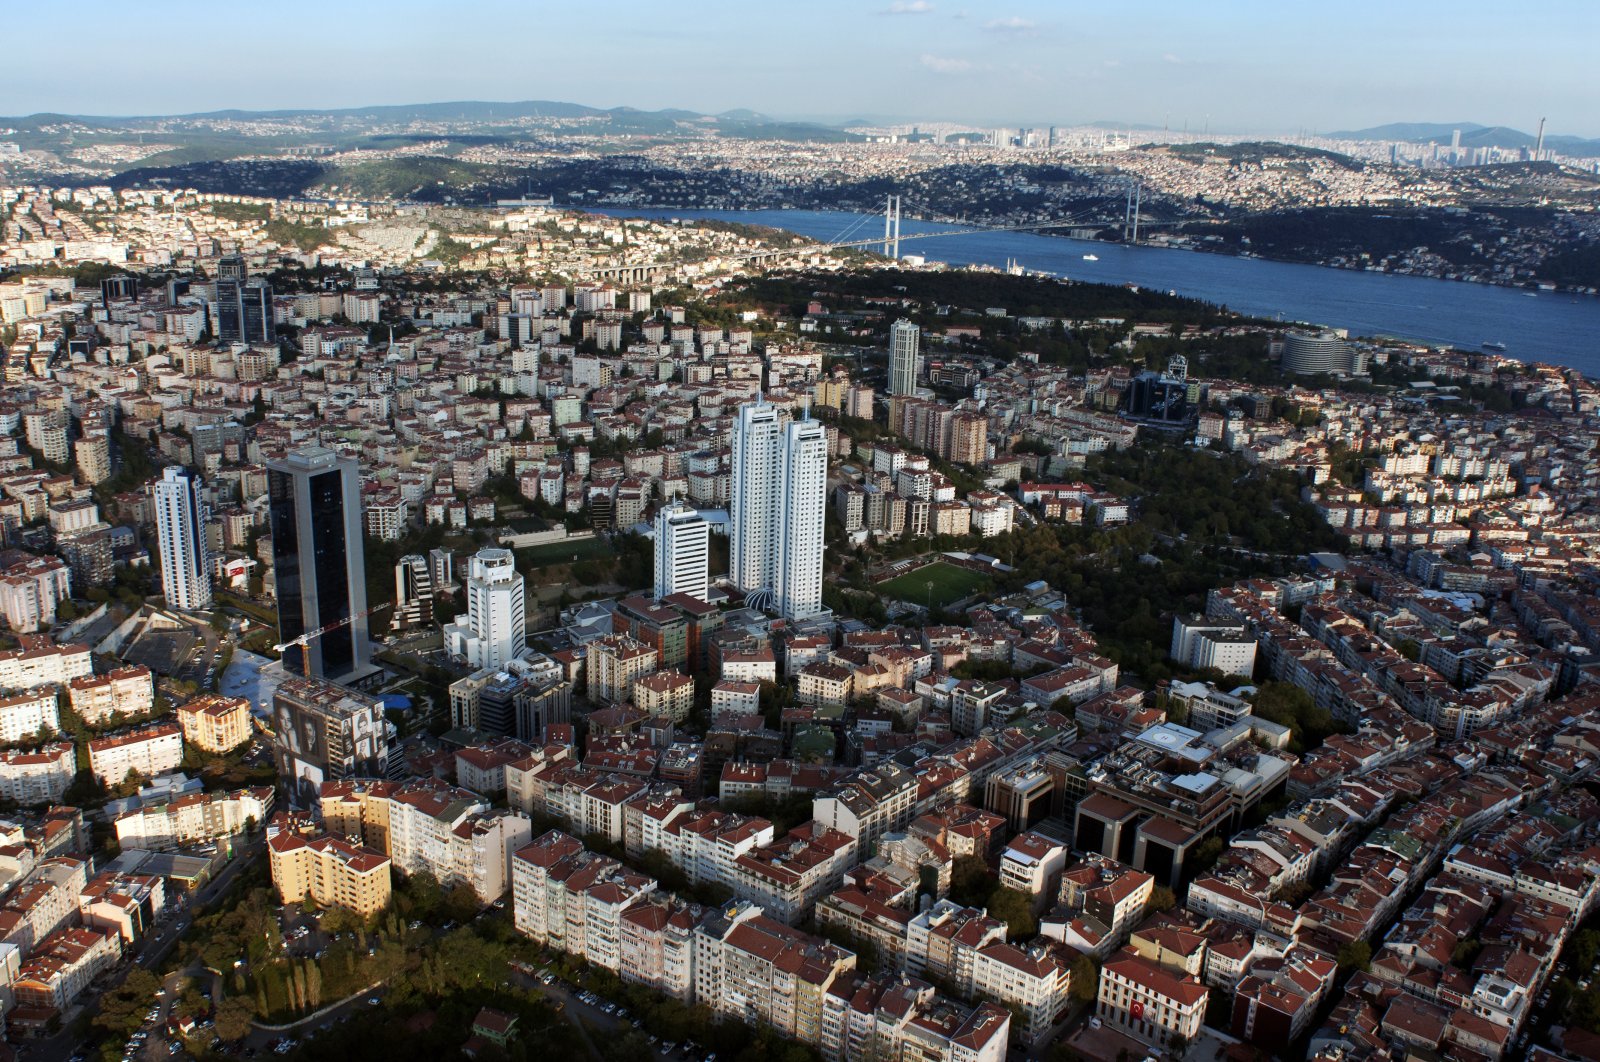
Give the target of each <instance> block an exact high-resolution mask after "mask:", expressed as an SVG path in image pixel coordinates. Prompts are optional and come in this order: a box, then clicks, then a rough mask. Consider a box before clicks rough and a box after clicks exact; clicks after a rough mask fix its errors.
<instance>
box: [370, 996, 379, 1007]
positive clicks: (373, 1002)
mask: <svg viewBox="0 0 1600 1062" xmlns="http://www.w3.org/2000/svg"><path fill="white" fill-rule="evenodd" d="M382 1005H383V1000H381V999H379V998H378V997H377V996H368V997H367V1006H369V1007H377V1006H382Z"/></svg>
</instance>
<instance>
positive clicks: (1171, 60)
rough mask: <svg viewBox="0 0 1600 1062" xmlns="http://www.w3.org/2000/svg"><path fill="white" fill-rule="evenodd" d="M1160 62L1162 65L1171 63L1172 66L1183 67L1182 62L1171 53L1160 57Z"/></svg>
mask: <svg viewBox="0 0 1600 1062" xmlns="http://www.w3.org/2000/svg"><path fill="white" fill-rule="evenodd" d="M1161 61H1162V62H1163V63H1171V64H1172V65H1173V66H1182V65H1183V60H1182V59H1180V58H1178V57H1177V56H1176V55H1173V54H1172V53H1171V52H1168V53H1166V54H1165V55H1163V56H1162V57H1161Z"/></svg>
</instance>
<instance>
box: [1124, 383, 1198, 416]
mask: <svg viewBox="0 0 1600 1062" xmlns="http://www.w3.org/2000/svg"><path fill="white" fill-rule="evenodd" d="M1128 413H1129V415H1130V416H1134V417H1137V418H1139V419H1140V420H1150V421H1156V422H1158V423H1161V424H1182V423H1184V422H1185V421H1186V420H1188V418H1189V384H1188V381H1187V380H1184V379H1182V378H1180V377H1176V376H1172V375H1169V374H1167V373H1160V372H1141V373H1140V374H1139V375H1138V376H1135V377H1134V378H1133V383H1132V385H1131V386H1130V387H1129V388H1128Z"/></svg>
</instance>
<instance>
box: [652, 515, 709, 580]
mask: <svg viewBox="0 0 1600 1062" xmlns="http://www.w3.org/2000/svg"><path fill="white" fill-rule="evenodd" d="M710 557H711V528H710V526H709V525H708V524H707V523H706V522H705V521H704V520H702V519H701V518H700V514H699V512H697V511H696V510H695V509H694V507H693V506H690V505H687V504H685V503H683V502H681V501H680V502H673V503H672V504H670V505H666V506H663V507H662V508H661V510H660V512H658V513H656V600H657V601H660V600H661V599H662V598H664V597H669V596H671V595H672V594H688V595H689V596H690V597H693V598H696V599H698V600H700V601H704V600H705V599H706V591H707V587H708V583H709V574H710V573H709V571H708V569H709V567H710V564H711V560H710Z"/></svg>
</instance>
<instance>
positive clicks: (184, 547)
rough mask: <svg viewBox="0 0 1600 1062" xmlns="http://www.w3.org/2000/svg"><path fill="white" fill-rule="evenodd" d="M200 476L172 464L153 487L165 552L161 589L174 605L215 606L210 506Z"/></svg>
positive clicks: (159, 536)
mask: <svg viewBox="0 0 1600 1062" xmlns="http://www.w3.org/2000/svg"><path fill="white" fill-rule="evenodd" d="M201 486H202V484H201V481H200V477H199V476H197V475H195V474H194V473H193V472H190V471H189V470H188V469H186V468H184V467H182V466H181V465H170V466H168V467H167V470H166V471H165V472H163V473H162V474H161V479H160V480H159V481H158V482H157V483H156V484H155V485H154V486H153V487H152V488H151V495H152V500H153V501H154V503H155V510H156V538H157V540H158V544H159V547H158V548H159V549H160V551H161V591H162V593H163V594H165V595H166V599H167V605H168V607H170V608H175V609H180V610H184V611H194V610H196V609H205V608H210V607H211V564H210V558H209V557H208V556H207V554H206V516H207V507H206V504H205V502H204V501H202V500H201V497H200V490H201Z"/></svg>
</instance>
